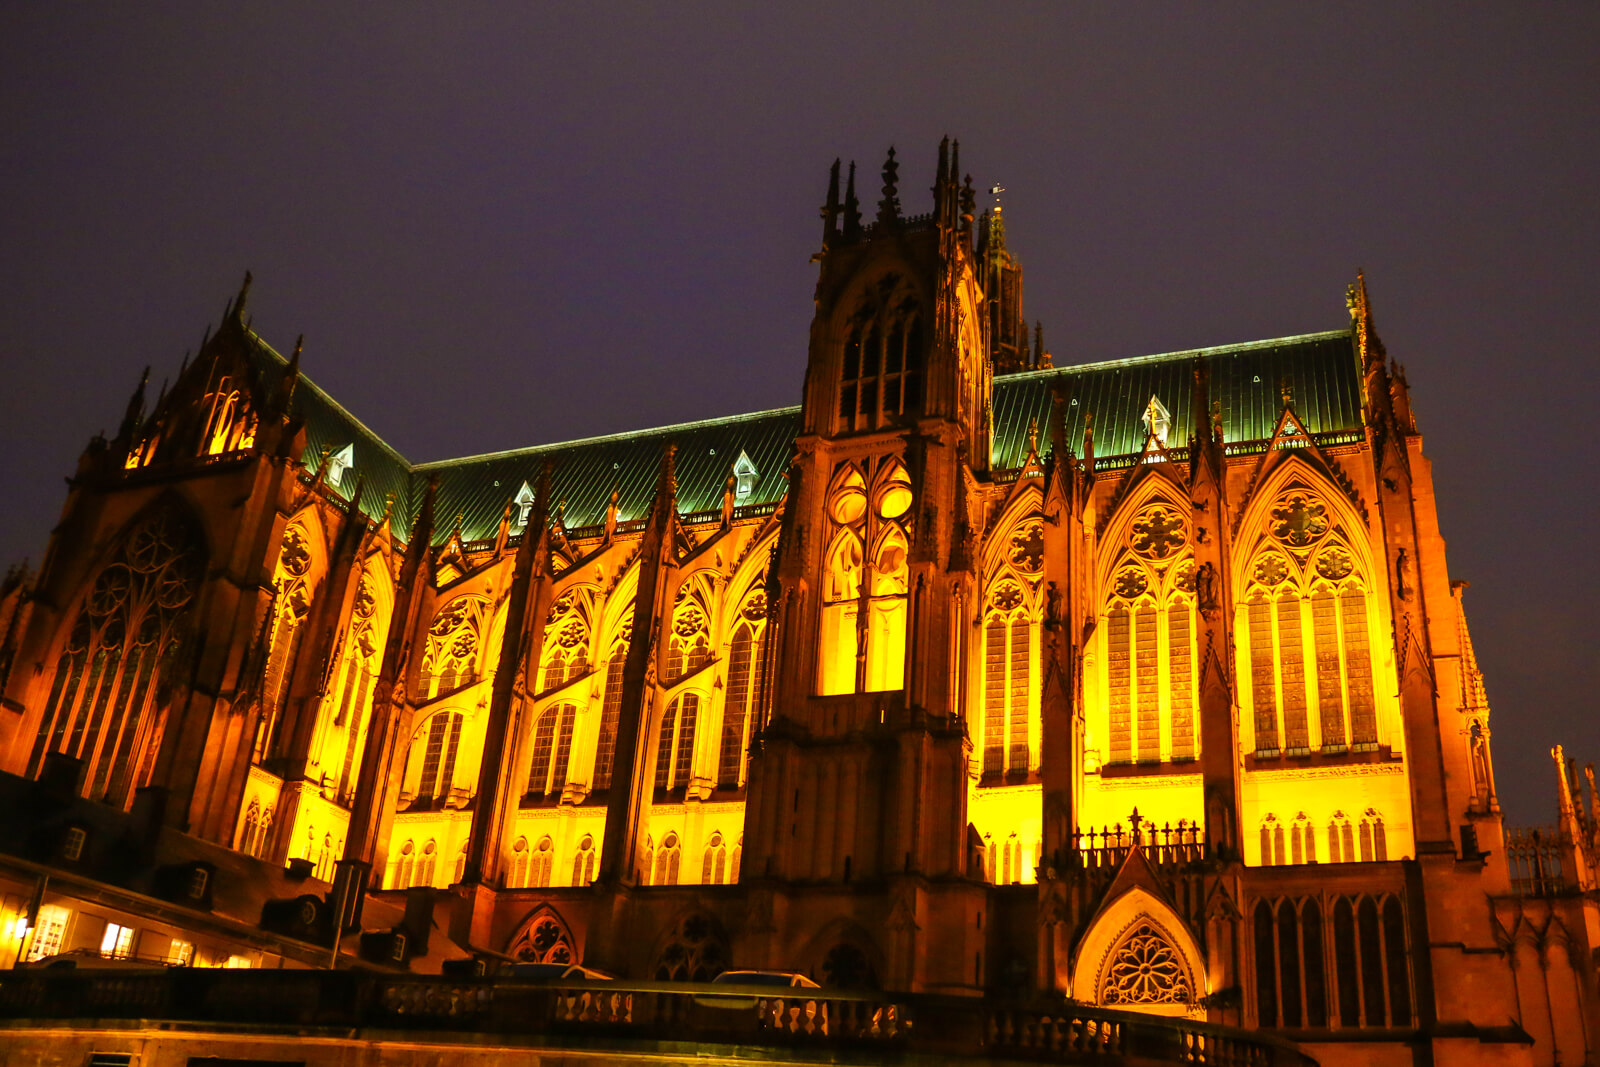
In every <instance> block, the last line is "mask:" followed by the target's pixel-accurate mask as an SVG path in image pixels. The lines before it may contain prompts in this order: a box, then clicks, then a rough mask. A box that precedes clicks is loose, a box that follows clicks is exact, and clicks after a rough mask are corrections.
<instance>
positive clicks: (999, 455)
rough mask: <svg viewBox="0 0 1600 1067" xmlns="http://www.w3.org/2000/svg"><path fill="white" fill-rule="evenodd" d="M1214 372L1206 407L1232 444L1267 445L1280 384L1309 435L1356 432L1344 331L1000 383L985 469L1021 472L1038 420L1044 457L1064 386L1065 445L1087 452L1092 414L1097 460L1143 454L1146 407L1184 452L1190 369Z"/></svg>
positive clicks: (1356, 386) (1357, 383)
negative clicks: (1218, 413) (1054, 404)
mask: <svg viewBox="0 0 1600 1067" xmlns="http://www.w3.org/2000/svg"><path fill="white" fill-rule="evenodd" d="M1197 358H1200V359H1204V360H1205V361H1206V364H1207V365H1208V366H1209V368H1210V371H1211V399H1212V400H1213V401H1221V403H1222V427H1223V436H1224V438H1225V439H1226V440H1227V441H1229V442H1239V441H1259V440H1264V439H1266V438H1268V437H1271V436H1272V431H1273V429H1274V428H1275V427H1276V426H1277V423H1278V417H1279V416H1280V415H1281V414H1282V413H1283V401H1282V399H1281V395H1282V394H1281V392H1280V385H1281V384H1287V385H1288V387H1289V388H1290V389H1291V390H1292V392H1293V395H1294V408H1295V413H1296V414H1297V415H1299V416H1300V419H1301V421H1303V422H1304V423H1305V425H1306V429H1307V430H1309V431H1311V433H1313V434H1322V433H1333V432H1337V431H1340V430H1359V429H1360V428H1361V379H1360V375H1359V374H1358V373H1357V369H1356V357H1355V350H1354V349H1353V348H1352V347H1351V339H1350V331H1349V330H1337V331H1332V332H1329V333H1314V334H1305V335H1303V336H1300V337H1282V338H1278V339H1277V340H1272V341H1254V342H1251V343H1249V344H1238V345H1224V346H1222V347H1218V348H1201V349H1193V350H1190V351H1187V352H1169V353H1166V354H1163V355H1159V356H1140V357H1138V358H1137V359H1121V360H1113V361H1111V362H1107V363H1088V364H1084V365H1082V366H1077V367H1062V368H1058V369H1056V370H1047V371H1030V372H1027V373H1023V374H1013V375H1009V376H1007V377H1004V378H996V379H995V383H994V444H993V449H992V451H991V462H992V463H993V465H994V466H995V467H998V468H1002V469H1004V468H1009V467H1020V466H1021V465H1022V461H1023V459H1024V457H1025V456H1026V455H1027V452H1028V423H1029V421H1030V420H1031V419H1038V420H1039V426H1040V449H1041V451H1045V450H1048V447H1049V441H1048V435H1047V434H1046V433H1045V431H1044V427H1046V426H1047V425H1048V424H1049V414H1050V395H1051V389H1052V387H1053V386H1055V385H1057V384H1061V385H1064V386H1065V387H1066V392H1067V394H1068V395H1069V396H1071V398H1072V402H1071V404H1070V405H1069V406H1068V408H1067V442H1068V444H1069V445H1070V446H1071V448H1072V450H1073V451H1074V452H1078V451H1081V449H1082V445H1083V430H1084V416H1085V415H1086V414H1087V413H1090V412H1092V413H1093V414H1094V451H1095V455H1096V457H1102V458H1103V457H1108V456H1121V455H1128V454H1131V453H1136V452H1138V451H1140V450H1141V449H1142V448H1143V447H1144V441H1145V434H1146V427H1145V424H1144V421H1143V420H1144V414H1145V410H1146V406H1147V405H1148V404H1149V403H1150V398H1151V397H1152V396H1155V397H1157V398H1159V399H1160V401H1161V404H1162V406H1163V407H1165V408H1166V409H1167V411H1168V412H1169V413H1170V414H1171V419H1172V421H1171V425H1170V426H1169V427H1168V429H1167V443H1168V445H1170V446H1172V447H1177V446H1180V445H1185V444H1187V443H1188V440H1189V434H1190V431H1191V425H1192V422H1193V419H1192V415H1193V405H1194V399H1193V398H1194V361H1195V359H1197Z"/></svg>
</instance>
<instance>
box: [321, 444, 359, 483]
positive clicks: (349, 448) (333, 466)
mask: <svg viewBox="0 0 1600 1067" xmlns="http://www.w3.org/2000/svg"><path fill="white" fill-rule="evenodd" d="M355 465H356V446H355V445H353V444H351V445H345V446H344V447H343V448H341V449H339V450H338V451H337V452H333V453H331V454H330V455H329V456H328V484H329V485H331V486H333V487H334V488H335V489H339V488H342V487H343V486H344V472H345V471H347V470H349V469H350V468H351V467H354V466H355Z"/></svg>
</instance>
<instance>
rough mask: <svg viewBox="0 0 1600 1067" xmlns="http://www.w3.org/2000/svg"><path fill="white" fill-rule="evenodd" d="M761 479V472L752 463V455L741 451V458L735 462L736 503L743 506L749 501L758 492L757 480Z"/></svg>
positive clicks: (734, 497) (734, 486)
mask: <svg viewBox="0 0 1600 1067" xmlns="http://www.w3.org/2000/svg"><path fill="white" fill-rule="evenodd" d="M760 477H761V472H760V471H758V470H756V465H755V464H754V463H752V462H751V461H750V454H749V453H748V452H743V451H741V452H740V453H739V458H738V459H736V460H734V462H733V499H734V501H735V502H736V503H739V504H743V503H744V502H745V501H746V500H747V499H749V497H750V494H751V493H754V492H755V491H756V479H758V478H760Z"/></svg>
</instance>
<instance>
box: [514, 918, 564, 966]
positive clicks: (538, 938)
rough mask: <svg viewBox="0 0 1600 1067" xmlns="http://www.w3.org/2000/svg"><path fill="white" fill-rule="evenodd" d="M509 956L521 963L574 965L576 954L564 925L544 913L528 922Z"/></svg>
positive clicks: (515, 940) (516, 939) (515, 941)
mask: <svg viewBox="0 0 1600 1067" xmlns="http://www.w3.org/2000/svg"><path fill="white" fill-rule="evenodd" d="M510 955H511V957H512V959H515V960H519V961H521V962H523V963H575V962H577V961H576V956H577V953H576V952H575V951H574V950H573V947H572V935H571V934H570V933H569V932H568V931H567V927H566V924H565V923H563V922H561V920H560V919H559V918H557V917H556V915H555V914H554V913H553V912H550V911H546V912H545V913H544V914H542V915H538V916H537V917H535V918H534V919H532V920H530V921H529V922H528V923H527V925H526V926H524V927H523V929H522V932H521V933H520V934H518V935H517V937H516V938H515V939H514V940H513V942H512V946H511V952H510Z"/></svg>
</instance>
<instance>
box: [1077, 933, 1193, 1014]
mask: <svg viewBox="0 0 1600 1067" xmlns="http://www.w3.org/2000/svg"><path fill="white" fill-rule="evenodd" d="M1193 1000H1194V979H1193V978H1192V977H1191V976H1190V974H1189V967H1188V964H1187V963H1186V962H1185V961H1184V958H1183V953H1182V952H1181V951H1180V950H1179V949H1178V948H1177V946H1176V945H1174V944H1173V942H1172V939H1171V937H1169V936H1168V935H1167V932H1166V931H1165V930H1163V929H1162V928H1161V927H1160V926H1158V925H1157V924H1156V923H1155V922H1154V921H1153V920H1151V919H1149V918H1148V917H1145V916H1141V917H1140V918H1139V919H1136V920H1135V921H1134V922H1133V923H1132V924H1130V925H1129V927H1128V930H1127V932H1126V933H1124V934H1123V935H1122V937H1121V939H1120V940H1119V941H1118V942H1117V944H1116V946H1115V947H1114V948H1112V950H1111V951H1110V953H1109V954H1108V955H1107V958H1106V963H1105V966H1104V968H1103V970H1102V971H1101V975H1100V983H1099V1001H1100V1003H1101V1004H1109V1005H1115V1006H1119V1007H1124V1006H1125V1007H1141V1006H1144V1005H1154V1004H1189V1003H1191V1002H1193Z"/></svg>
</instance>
